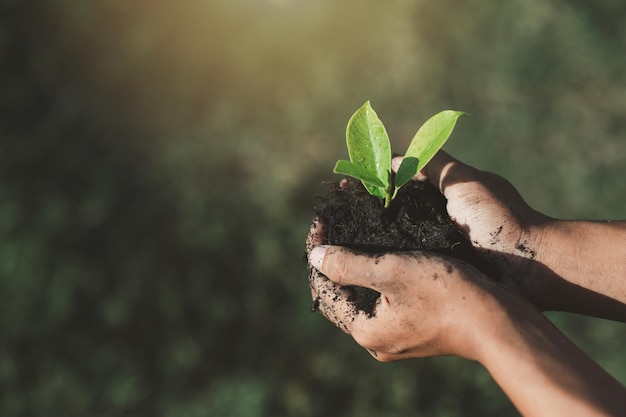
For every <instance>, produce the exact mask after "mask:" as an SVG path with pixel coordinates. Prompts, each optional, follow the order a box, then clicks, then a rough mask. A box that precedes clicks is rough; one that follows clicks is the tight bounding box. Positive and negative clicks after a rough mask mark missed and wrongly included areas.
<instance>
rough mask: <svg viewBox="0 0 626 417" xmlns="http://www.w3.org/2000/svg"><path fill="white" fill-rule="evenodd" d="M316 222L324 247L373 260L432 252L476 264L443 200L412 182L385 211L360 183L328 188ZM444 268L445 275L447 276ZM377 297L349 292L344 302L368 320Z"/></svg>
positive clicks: (364, 290)
mask: <svg viewBox="0 0 626 417" xmlns="http://www.w3.org/2000/svg"><path fill="white" fill-rule="evenodd" d="M315 212H316V216H317V218H319V219H320V221H321V222H322V223H323V224H324V226H325V243H328V244H330V245H340V246H346V247H349V248H352V249H355V250H359V251H361V252H366V253H369V254H373V255H374V256H376V257H378V256H381V254H384V253H388V252H403V251H414V250H426V251H434V252H438V253H443V254H446V255H450V256H453V257H456V258H459V259H463V260H465V261H467V262H469V263H472V264H474V265H477V266H478V265H480V262H479V260H478V258H477V256H476V254H475V252H474V250H473V248H472V245H471V244H470V242H469V241H468V240H467V239H466V238H465V235H464V234H463V233H462V231H461V230H460V229H459V228H458V227H457V226H456V224H455V223H454V222H453V221H452V220H451V219H450V216H449V215H448V213H447V212H446V200H445V198H444V197H443V196H442V195H441V193H440V192H439V190H438V189H436V188H435V187H434V186H432V185H431V184H430V183H426V182H418V181H411V182H409V183H408V184H406V185H405V186H404V187H402V188H401V189H400V190H399V192H398V195H397V197H396V199H395V200H394V201H392V203H391V205H390V207H389V208H387V209H384V208H383V204H382V200H380V199H378V198H376V197H373V196H371V195H370V194H369V193H368V192H367V191H366V190H365V188H364V187H363V185H362V184H361V183H360V182H359V181H355V180H351V179H349V180H347V181H346V182H344V183H342V184H341V186H339V183H336V184H332V185H331V187H330V189H329V191H328V194H327V195H326V196H323V197H321V198H318V202H317V205H316V208H315ZM452 270H453V269H452V266H451V265H448V267H447V271H448V273H451V272H452ZM379 297H380V293H378V292H377V291H374V290H371V289H368V288H362V287H355V286H352V287H350V296H349V297H348V301H349V302H352V303H354V305H355V307H356V309H357V310H360V311H363V312H365V313H366V314H367V315H368V316H370V317H372V316H373V315H374V314H375V306H376V303H377V302H378V299H379Z"/></svg>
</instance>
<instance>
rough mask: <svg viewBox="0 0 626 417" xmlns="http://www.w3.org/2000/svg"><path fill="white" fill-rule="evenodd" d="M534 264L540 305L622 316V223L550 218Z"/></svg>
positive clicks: (625, 240) (625, 288)
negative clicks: (542, 285) (541, 287)
mask: <svg viewBox="0 0 626 417" xmlns="http://www.w3.org/2000/svg"><path fill="white" fill-rule="evenodd" d="M535 265H536V271H534V272H535V273H536V274H537V275H538V276H540V277H541V278H540V279H542V280H543V282H544V283H545V288H544V290H543V291H542V293H543V294H545V299H544V300H540V304H541V305H543V306H545V307H546V309H553V310H562V311H571V312H576V313H581V314H587V315H593V316H597V317H604V318H609V319H613V320H619V321H626V222H591V221H563V220H559V221H554V222H550V223H548V224H546V225H545V230H544V231H543V240H542V244H541V250H540V251H539V252H538V254H537V257H536V259H535Z"/></svg>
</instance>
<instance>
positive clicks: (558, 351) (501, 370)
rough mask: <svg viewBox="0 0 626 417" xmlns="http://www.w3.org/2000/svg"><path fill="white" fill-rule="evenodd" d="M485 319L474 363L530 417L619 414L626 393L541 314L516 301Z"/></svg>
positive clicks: (621, 410) (624, 406)
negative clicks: (479, 365)
mask: <svg viewBox="0 0 626 417" xmlns="http://www.w3.org/2000/svg"><path fill="white" fill-rule="evenodd" d="M508 298H511V299H510V300H508V301H507V303H506V306H504V304H503V306H502V307H495V308H492V309H490V311H489V315H488V316H486V317H485V318H484V320H482V323H483V325H482V326H483V328H482V330H481V331H479V332H475V334H476V336H477V337H478V338H479V339H478V340H477V341H476V342H477V343H476V346H479V348H478V351H477V353H476V356H477V357H476V359H477V360H478V361H479V362H480V363H482V364H483V365H484V366H485V367H486V368H487V370H488V371H489V372H490V373H491V375H492V376H493V378H494V380H495V381H496V382H497V383H498V384H499V385H500V387H501V388H502V389H503V390H504V392H505V393H506V394H507V395H508V396H509V398H510V399H511V401H512V402H513V403H514V404H515V406H516V407H517V408H518V410H519V411H520V412H521V413H522V414H523V415H524V416H526V417H533V416H541V417H545V416H568V417H569V416H587V417H589V416H618V415H623V412H624V410H626V390H625V389H624V387H622V386H621V385H620V384H619V383H618V382H617V381H616V380H615V379H613V378H612V377H611V376H610V375H609V374H607V373H606V372H605V371H604V370H603V369H602V368H600V367H599V366H598V365H597V364H596V363H595V362H593V361H592V360H591V359H590V358H589V357H588V356H586V355H585V354H584V353H583V352H582V351H580V350H579V349H578V348H577V347H576V346H575V345H573V344H572V343H571V342H570V341H569V340H568V339H567V338H566V337H565V336H564V335H563V334H562V333H560V331H559V330H558V329H557V328H556V327H554V326H553V325H552V323H550V322H549V320H547V319H546V318H545V317H544V316H543V315H542V314H541V313H540V312H539V311H538V310H536V309H535V308H534V307H532V306H530V305H527V304H525V303H524V302H522V301H521V300H518V299H515V298H514V297H508Z"/></svg>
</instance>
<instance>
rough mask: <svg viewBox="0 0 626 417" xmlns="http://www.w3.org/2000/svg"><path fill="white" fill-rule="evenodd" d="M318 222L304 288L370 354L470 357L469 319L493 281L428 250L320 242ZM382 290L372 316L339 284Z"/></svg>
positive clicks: (483, 311) (483, 312)
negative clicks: (374, 249) (363, 249)
mask: <svg viewBox="0 0 626 417" xmlns="http://www.w3.org/2000/svg"><path fill="white" fill-rule="evenodd" d="M322 235H323V227H322V225H321V224H319V223H315V224H314V225H313V227H312V229H311V232H310V233H309V237H308V239H307V250H308V251H309V262H310V265H311V266H312V268H311V271H310V272H311V273H310V275H309V282H310V285H311V293H312V296H313V299H314V300H315V302H316V303H317V308H318V309H319V311H320V312H321V313H322V314H323V315H324V316H325V317H327V318H328V319H329V320H330V321H332V322H333V323H335V324H336V325H337V326H338V327H339V328H341V329H342V330H343V331H344V332H346V333H348V334H350V335H352V337H353V338H354V339H355V340H356V342H357V343H358V344H360V345H361V346H363V347H364V348H366V349H367V350H368V351H369V352H370V354H372V356H374V357H375V358H376V359H377V360H379V361H383V362H387V361H393V360H398V359H405V358H416V357H425V356H439V355H456V356H461V357H465V358H470V359H474V356H475V352H474V350H475V344H474V340H473V336H474V335H475V333H476V332H474V331H472V328H473V325H474V321H481V322H483V323H484V322H486V320H487V321H488V319H487V318H486V316H488V311H489V310H490V309H489V308H487V307H488V306H489V305H490V304H493V303H494V302H495V298H494V297H493V295H492V292H496V293H498V292H501V291H502V289H501V288H499V287H498V285H497V284H495V283H494V282H493V281H492V280H490V279H489V278H487V277H486V276H484V275H482V274H481V273H480V272H478V271H477V270H476V269H474V268H473V267H471V266H470V265H468V264H466V263H464V262H463V261H460V260H457V259H453V258H447V257H442V256H438V255H434V254H430V253H427V252H421V251H415V252H404V253H399V254H381V255H371V254H368V255H366V254H361V253H358V252H355V251H352V250H349V249H346V248H342V247H337V246H319V245H320V244H321V243H322ZM351 285H356V286H361V287H367V288H371V289H373V290H375V291H378V292H380V293H381V295H380V299H379V301H378V303H377V305H376V307H375V312H374V316H373V317H369V316H368V315H367V314H365V313H363V312H359V311H357V310H356V309H355V308H354V306H353V304H351V303H350V302H348V301H347V298H348V296H349V289H348V288H346V286H351Z"/></svg>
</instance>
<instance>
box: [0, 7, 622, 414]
mask: <svg viewBox="0 0 626 417" xmlns="http://www.w3.org/2000/svg"><path fill="white" fill-rule="evenodd" d="M625 19H626V6H625V5H624V3H623V2H621V1H617V0H606V1H602V2H587V1H564V0H549V1H545V0H514V1H508V2H485V1H478V0H466V1H460V0H442V1H437V2H434V1H425V0H422V1H409V0H390V1H386V2H382V1H374V0H359V1H356V0H346V1H342V2H336V1H331V0H316V1H313V0H310V1H305V0H273V1H272V0H236V1H233V0H211V1H200V0H181V1H177V2H166V1H160V0H159V1H154V0H152V1H149V0H135V1H126V0H110V1H104V0H94V1H90V2H86V1H79V0H56V1H39V2H38V1H20V0H0V64H1V72H0V83H1V85H0V115H1V120H0V123H1V124H0V415H2V416H36V415H37V416H39V415H46V416H61V415H63V416H167V417H170V416H171V417H174V416H220V417H255V416H359V417H367V416H377V417H378V416H439V417H454V416H515V415H518V414H517V412H516V411H515V409H514V408H513V407H512V405H511V404H510V403H509V401H508V400H507V399H506V398H505V396H504V395H503V394H502V392H501V391H500V390H499V388H498V387H497V386H496V385H495V384H494V383H493V382H492V380H491V379H490V377H489V375H488V374H487V373H486V372H485V371H484V370H483V369H482V368H481V367H480V366H478V365H477V364H474V363H470V362H467V361H464V360H460V359H455V358H433V359H424V360H419V361H407V362H402V363H393V364H380V363H377V362H375V361H374V360H372V359H371V358H370V357H369V354H367V353H366V352H365V351H364V350H362V349H360V348H359V347H358V346H356V344H355V343H354V342H353V341H352V340H351V339H350V338H349V337H348V336H345V335H344V334H343V333H341V332H340V331H338V330H337V329H335V328H334V327H333V326H332V325H331V324H330V323H328V322H326V321H325V320H324V319H323V318H322V317H321V316H319V315H312V314H309V312H308V310H309V307H310V305H311V300H310V295H309V292H308V287H307V282H306V268H305V263H304V260H303V252H304V247H303V246H304V237H305V235H306V232H307V230H308V226H309V223H310V221H311V218H312V211H313V204H314V196H315V195H316V194H319V193H320V192H322V190H323V186H321V184H322V183H323V182H325V181H332V180H336V179H337V178H336V176H334V175H333V174H332V172H331V169H332V166H333V163H334V161H335V160H336V159H339V158H343V157H345V156H346V155H345V145H344V129H345V124H346V122H347V120H348V118H349V116H350V115H351V114H352V112H353V111H354V110H356V109H357V108H358V107H359V106H360V105H361V104H362V103H363V102H364V101H365V100H368V99H371V100H372V103H373V105H374V107H375V108H376V109H377V111H378V113H379V115H380V116H381V118H382V119H383V121H384V122H385V124H386V126H387V127H388V130H389V133H390V136H391V137H392V144H393V146H394V147H395V149H396V150H398V151H401V150H403V149H405V148H406V146H407V145H408V141H409V140H410V139H411V137H412V135H413V133H414V131H415V129H416V128H417V127H418V126H419V125H420V124H421V123H422V122H423V121H424V120H425V119H426V118H427V117H429V116H430V115H432V114H434V113H436V112H437V111H439V110H442V109H444V108H454V109H460V110H465V111H467V112H470V113H472V115H473V116H472V117H471V118H464V119H463V120H461V122H460V125H459V127H458V129H457V130H456V132H455V133H454V135H453V138H452V139H451V141H450V142H449V144H448V145H447V146H446V149H447V150H448V151H450V152H451V153H453V154H454V155H455V156H457V157H458V158H460V159H461V160H464V161H466V162H468V163H470V164H472V165H474V166H477V167H480V168H483V169H487V170H492V171H496V172H498V173H500V174H502V175H504V176H505V177H507V178H508V179H509V180H511V181H512V182H513V183H514V184H515V185H516V186H517V187H518V188H519V190H520V192H521V193H522V194H523V195H524V196H525V197H526V198H527V200H528V202H529V203H530V204H531V205H532V206H533V207H535V208H536V209H538V210H540V211H542V212H544V213H546V214H548V215H551V216H554V217H560V218H593V219H609V218H623V217H624V213H623V207H624V192H625V186H624V174H625V171H626V168H625V166H626V165H625V164H624V162H625V161H626V157H625V155H626V141H625V140H624V138H625V137H626V117H625V115H626V71H624V68H626V50H625V49H626V24H625V23H626V21H625ZM564 256H567V248H564ZM550 317H551V318H552V319H553V320H554V321H555V322H556V323H557V324H558V325H559V327H560V328H562V329H563V330H564V331H565V332H566V333H567V334H568V335H569V336H571V337H572V338H573V339H574V340H575V341H576V343H577V344H579V345H580V346H581V347H582V348H583V349H584V350H585V351H586V352H588V353H589V354H590V355H592V356H593V357H594V358H595V359H596V360H597V361H599V362H600V363H601V364H602V366H604V367H605V368H606V369H607V370H608V371H609V372H610V373H611V374H612V375H614V376H615V377H616V378H618V379H619V380H620V381H621V382H622V383H626V357H625V356H624V340H626V326H624V325H623V324H617V323H612V322H609V321H603V320H594V319H586V318H582V317H577V316H572V315H565V314H556V313H554V314H550Z"/></svg>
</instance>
